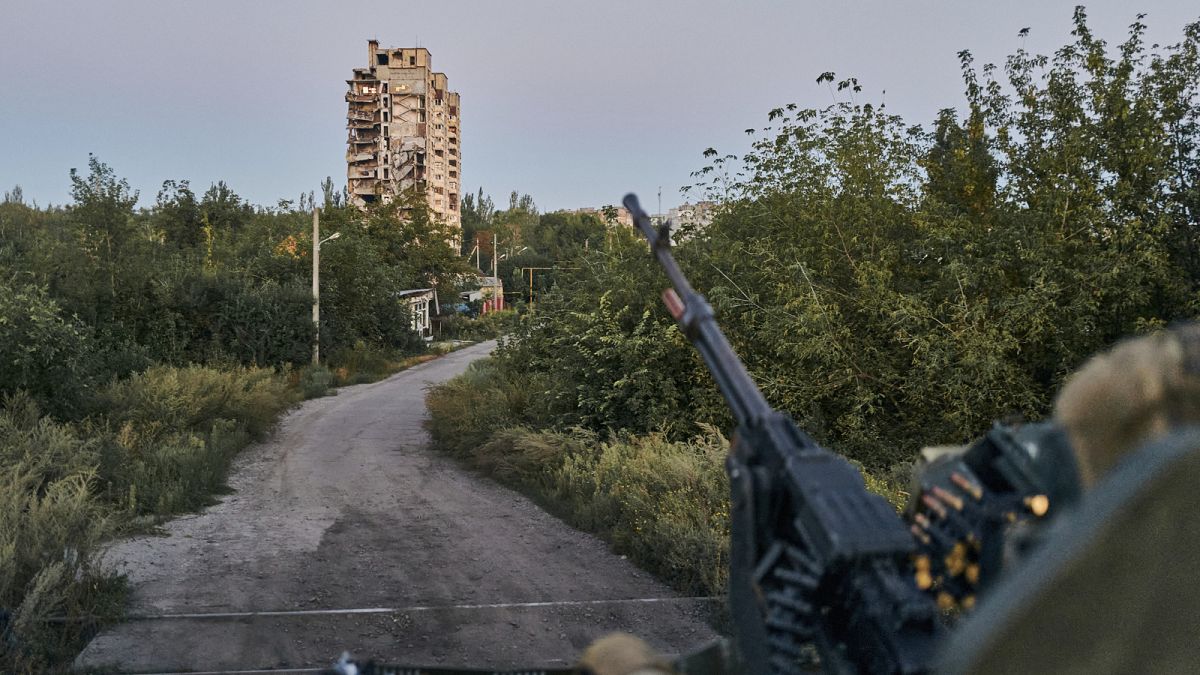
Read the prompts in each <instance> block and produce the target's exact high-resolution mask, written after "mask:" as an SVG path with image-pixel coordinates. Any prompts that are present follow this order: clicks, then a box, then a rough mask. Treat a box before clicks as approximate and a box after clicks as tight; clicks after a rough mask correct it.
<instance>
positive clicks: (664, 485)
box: [426, 360, 907, 595]
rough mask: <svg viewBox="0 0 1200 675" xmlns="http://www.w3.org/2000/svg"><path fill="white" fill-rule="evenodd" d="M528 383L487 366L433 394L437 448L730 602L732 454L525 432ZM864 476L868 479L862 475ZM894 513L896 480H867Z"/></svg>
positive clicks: (704, 443)
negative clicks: (728, 458) (728, 465)
mask: <svg viewBox="0 0 1200 675" xmlns="http://www.w3.org/2000/svg"><path fill="white" fill-rule="evenodd" d="M528 391H529V383H528V382H524V381H521V382H514V381H506V380H504V379H503V378H501V377H500V376H499V373H498V371H497V369H496V368H495V366H494V364H493V363H491V362H490V360H482V361H477V362H475V363H474V364H472V365H471V367H470V368H468V370H467V371H466V373H464V374H463V375H461V376H459V377H457V378H454V379H452V380H450V381H449V382H447V383H445V384H443V385H440V386H438V387H435V388H433V389H431V390H430V392H429V394H428V396H427V399H426V403H427V405H428V408H429V412H430V419H429V421H428V422H427V428H428V429H429V432H430V435H431V437H432V440H433V445H434V447H435V448H437V449H439V450H441V451H443V452H445V453H447V454H449V455H451V456H453V457H456V458H458V459H459V460H461V461H462V462H464V463H465V464H466V465H468V466H470V467H472V468H474V469H477V470H479V471H480V472H481V473H483V474H485V475H488V476H490V477H491V478H493V479H495V480H497V481H499V482H501V483H504V484H506V485H509V486H511V487H513V488H515V489H518V490H520V491H521V492H523V493H525V494H527V495H529V496H531V497H532V498H534V499H535V500H536V501H538V502H539V503H541V504H542V505H544V506H545V507H546V508H547V509H548V510H549V511H550V512H551V513H554V514H555V515H556V516H558V517H559V518H562V519H563V520H564V521H566V522H567V523H569V524H571V525H572V526H574V527H576V528H579V529H581V530H584V531H588V532H592V533H595V534H597V535H599V536H600V537H601V538H603V539H605V540H606V541H608V542H609V543H610V544H611V545H612V546H613V549H614V550H616V551H617V552H619V553H621V554H624V555H627V556H629V558H630V559H631V560H633V561H634V562H635V563H636V564H638V565H639V566H640V567H642V568H643V569H646V570H647V571H649V572H651V573H652V574H654V575H655V576H657V577H659V578H660V579H662V580H663V581H665V582H666V583H668V584H670V585H671V586H672V587H674V588H675V589H677V590H678V591H680V592H682V593H686V594H696V595H719V594H722V593H724V592H725V589H726V583H727V581H728V569H729V485H728V480H727V478H726V475H725V468H724V460H725V455H726V454H727V453H728V450H729V444H728V441H727V440H726V439H725V437H724V436H723V435H722V434H721V433H720V432H719V431H718V430H717V429H715V428H712V427H702V428H701V432H700V433H698V434H697V435H696V436H694V437H693V438H691V439H688V440H685V441H671V440H668V439H667V438H666V437H665V436H664V435H662V434H658V433H651V434H646V435H636V436H635V435H629V434H610V435H608V436H603V435H601V434H597V433H595V432H592V431H587V430H584V429H578V428H576V429H569V430H535V429H532V428H529V427H528V426H524V425H522V422H525V423H526V424H527V423H528V420H529V419H531V417H532V416H533V413H532V412H531V411H528V410H527V409H526V405H527V403H528V396H527V392H528ZM859 468H860V470H861V467H859ZM863 475H864V480H865V481H866V484H867V487H868V489H870V490H872V491H874V492H876V493H878V494H881V495H883V496H884V497H885V498H887V499H888V500H889V501H890V502H891V503H892V504H893V505H894V506H896V507H897V508H899V507H900V506H901V505H902V503H903V501H904V499H905V498H906V497H907V495H906V493H905V492H904V491H903V489H901V487H900V485H901V483H900V482H899V481H898V475H892V474H889V475H887V476H881V475H873V474H870V473H867V472H865V471H864V472H863Z"/></svg>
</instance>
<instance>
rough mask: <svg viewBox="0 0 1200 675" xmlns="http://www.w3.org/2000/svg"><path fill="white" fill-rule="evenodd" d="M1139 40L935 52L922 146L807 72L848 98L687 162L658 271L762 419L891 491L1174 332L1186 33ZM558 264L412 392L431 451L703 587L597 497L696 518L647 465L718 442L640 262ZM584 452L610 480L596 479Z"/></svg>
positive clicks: (1194, 32)
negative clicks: (511, 311) (1134, 336)
mask: <svg viewBox="0 0 1200 675" xmlns="http://www.w3.org/2000/svg"><path fill="white" fill-rule="evenodd" d="M1144 30H1145V26H1144V25H1142V23H1141V20H1140V18H1139V19H1138V20H1137V21H1136V22H1135V23H1134V24H1133V26H1132V27H1131V29H1130V34H1129V36H1128V38H1127V39H1126V40H1125V41H1124V42H1122V43H1121V44H1119V45H1113V46H1110V45H1108V44H1106V43H1105V42H1104V41H1103V40H1101V39H1099V38H1098V37H1097V36H1095V35H1094V34H1093V33H1092V32H1091V30H1090V28H1089V27H1088V25H1087V20H1086V16H1085V14H1084V12H1083V10H1082V9H1078V10H1077V11H1076V14H1075V29H1074V33H1073V35H1074V40H1073V41H1072V42H1071V43H1070V44H1067V45H1065V46H1064V47H1063V48H1061V49H1060V50H1058V51H1057V52H1056V53H1055V54H1054V55H1053V56H1048V57H1047V56H1038V55H1033V54H1029V53H1027V52H1025V51H1023V50H1021V51H1018V52H1017V53H1016V54H1014V55H1012V56H1011V57H1009V59H1008V60H1007V61H1006V63H1005V64H1003V66H1002V67H999V68H997V67H994V66H990V65H989V66H985V67H983V68H976V67H975V65H974V63H973V61H972V58H971V55H970V53H968V52H963V53H961V54H960V55H959V58H960V59H961V63H962V72H963V78H964V84H965V93H966V98H965V101H963V102H962V103H961V104H959V107H958V108H947V109H946V110H944V111H942V113H941V114H940V115H938V117H937V119H936V120H935V121H934V123H933V124H932V125H931V126H929V127H923V126H920V125H913V124H912V123H911V122H909V121H906V120H903V119H901V118H899V117H898V116H895V115H892V114H890V113H889V112H888V111H887V110H886V108H885V107H883V106H882V105H875V104H871V103H868V102H860V101H859V97H860V96H862V91H861V87H860V86H859V85H858V83H857V81H856V80H854V79H853V78H847V79H843V80H840V81H839V80H838V79H837V78H836V76H834V75H833V74H832V73H825V74H823V75H821V77H820V78H819V79H818V83H819V84H821V85H826V84H827V85H828V86H829V87H830V89H831V91H832V90H833V88H834V86H836V88H837V91H838V92H840V94H838V95H839V96H848V97H849V100H848V101H845V102H841V103H837V104H835V105H832V106H830V107H827V108H825V109H822V110H805V109H801V108H799V107H798V106H795V105H787V106H783V107H781V108H778V109H776V110H772V111H770V113H769V115H768V120H769V125H770V126H768V127H766V128H764V129H762V130H748V133H750V134H751V136H752V138H753V139H754V140H753V141H752V149H751V151H750V152H749V153H747V154H746V155H744V156H741V157H738V156H735V155H721V154H720V153H718V152H717V151H716V150H712V149H710V150H708V151H707V152H706V153H705V155H706V157H707V158H708V159H709V161H710V162H711V164H710V165H709V166H707V167H705V168H703V169H701V170H700V171H698V172H697V173H696V174H695V175H696V178H697V180H698V183H697V185H695V186H694V187H693V188H692V190H693V194H695V195H697V196H699V197H701V198H706V199H711V200H714V201H716V202H718V204H719V208H718V212H717V216H716V218H715V220H714V221H713V222H712V223H711V224H710V225H708V226H707V227H705V228H702V229H699V230H695V229H693V230H685V231H683V232H680V233H678V238H679V239H681V240H683V241H682V243H681V244H680V245H679V246H678V249H677V251H676V253H677V257H678V258H679V259H680V263H681V265H682V267H683V268H684V270H685V272H687V274H688V275H689V276H690V278H691V279H692V281H693V283H694V285H695V286H696V287H697V288H699V289H700V290H701V291H702V292H704V293H706V294H707V295H708V298H709V300H710V301H711V303H712V304H713V306H714V308H715V309H716V311H717V314H718V318H719V320H720V322H721V324H722V326H723V327H724V328H725V330H726V332H727V333H728V335H729V338H730V341H731V342H732V343H733V345H734V347H735V348H736V349H737V351H738V353H739V354H740V355H741V356H742V358H743V359H744V360H745V362H746V364H747V366H748V368H749V369H750V371H751V373H752V374H753V376H754V378H755V380H756V381H757V382H758V383H759V385H760V386H761V387H762V389H763V390H764V393H765V394H766V396H767V398H768V399H769V400H770V401H771V403H772V404H774V405H775V406H777V407H779V408H781V409H783V410H785V411H787V412H789V413H790V414H791V415H792V416H793V417H794V418H795V419H796V420H797V421H798V422H799V424H800V425H801V426H803V427H804V428H805V429H807V430H808V431H809V432H810V433H811V434H812V435H813V436H815V437H816V438H817V439H818V440H819V441H820V442H822V443H823V444H825V445H826V446H827V447H830V448H832V449H834V450H837V451H838V452H840V453H842V454H843V455H845V456H846V457H848V458H850V459H851V460H854V461H856V462H858V463H860V464H861V465H862V466H863V467H865V469H866V470H867V480H868V483H869V484H870V485H871V486H872V489H876V490H878V491H880V492H883V493H885V494H889V496H890V498H892V499H893V500H894V499H896V498H898V497H901V496H902V495H901V494H899V492H898V491H897V489H896V487H895V486H896V485H897V484H898V483H897V480H898V479H900V478H902V477H903V475H904V474H905V471H906V467H907V466H908V463H909V462H911V461H912V459H913V458H914V457H915V455H916V452H917V450H918V449H919V448H920V447H921V446H922V445H926V444H944V443H961V442H966V441H968V440H970V439H971V438H973V437H975V436H977V435H978V434H979V433H981V432H982V431H983V430H984V429H986V428H987V426H988V425H989V424H990V422H991V421H992V420H994V419H999V418H1006V417H1010V416H1013V415H1019V416H1022V417H1025V418H1028V419H1037V418H1039V417H1041V416H1043V415H1045V414H1046V413H1047V412H1048V409H1049V405H1050V402H1051V400H1052V397H1053V394H1054V392H1055V391H1056V390H1057V388H1058V387H1059V385H1060V384H1061V381H1062V379H1063V377H1064V376H1065V374H1066V373H1068V372H1070V371H1071V370H1072V369H1073V368H1075V367H1076V366H1077V365H1079V364H1080V363H1081V362H1082V361H1083V360H1084V359H1085V358H1086V357H1087V356H1088V355H1090V354H1092V353H1094V352H1096V351H1098V350H1100V349H1102V348H1104V347H1105V346H1107V345H1109V344H1111V343H1112V342H1114V341H1115V340H1117V339H1118V338H1120V337H1122V336H1125V335H1128V334H1131V333H1137V332H1141V331H1146V330H1149V329H1153V328H1156V327H1159V326H1162V325H1164V324H1166V323H1168V322H1171V321H1175V320H1180V319H1186V318H1191V317H1194V316H1196V314H1197V309H1198V308H1200V306H1198V300H1200V295H1198V291H1200V265H1198V264H1197V260H1200V257H1198V256H1197V251H1200V236H1198V234H1200V232H1198V231H1197V227H1198V224H1200V146H1198V142H1200V141H1198V139H1200V23H1193V24H1190V25H1188V26H1186V27H1185V28H1184V32H1183V37H1182V40H1181V41H1180V42H1179V43H1178V44H1175V45H1170V46H1166V47H1158V46H1157V45H1156V46H1154V47H1148V46H1147V45H1146V44H1145V43H1144V41H1143V33H1144ZM519 243H520V242H518V244H519ZM574 256H575V257H574V259H573V261H572V263H571V264H570V265H569V267H572V268H577V269H576V270H575V271H573V272H572V273H567V272H566V271H565V270H566V268H567V267H568V266H566V265H563V266H560V269H559V270H558V272H557V274H556V276H555V278H554V281H555V285H554V288H553V289H552V290H549V291H547V292H544V293H542V294H541V295H540V297H539V302H538V304H537V310H536V312H534V313H531V314H530V315H529V316H527V317H526V318H525V320H523V321H521V322H520V324H519V325H518V328H517V330H516V331H515V332H514V333H513V334H512V336H511V337H510V339H508V340H506V341H505V342H504V344H503V346H502V347H501V349H500V350H499V352H498V353H497V356H496V358H495V360H494V362H492V363H491V364H489V365H487V366H486V367H482V368H479V369H477V370H474V371H472V372H470V373H468V374H467V375H466V376H464V377H463V378H460V379H459V380H457V381H455V382H452V383H450V384H448V385H446V386H445V387H442V388H441V389H439V390H437V391H434V392H433V393H432V394H431V396H430V404H431V409H432V411H433V415H434V416H433V420H432V422H431V425H432V426H431V428H432V430H433V433H434V439H435V441H436V442H437V443H438V444H439V445H440V446H441V447H444V448H446V449H447V450H448V451H451V452H454V453H456V454H457V455H459V456H462V457H466V458H468V459H470V460H471V461H472V462H474V463H475V464H476V465H478V466H481V467H484V468H486V469H487V470H490V471H493V472H495V473H496V474H497V475H499V476H501V477H502V478H507V479H509V480H512V481H513V482H514V483H515V484H517V485H519V486H521V487H523V488H526V489H532V490H533V491H534V492H535V493H538V494H542V495H545V496H546V497H547V498H548V499H551V501H552V502H556V503H559V504H561V505H562V506H563V510H564V512H565V513H567V514H568V516H567V517H569V518H570V519H571V520H573V521H574V522H581V523H584V524H587V525H591V526H594V527H595V528H596V529H597V530H599V531H601V532H606V533H608V534H609V535H610V536H611V537H612V539H613V540H614V541H615V542H617V543H618V544H619V545H620V546H621V547H622V548H623V549H625V550H631V551H643V553H641V554H637V555H639V556H640V557H641V559H642V562H643V564H646V565H648V566H649V567H650V568H651V569H655V570H657V571H659V572H660V573H663V574H664V575H666V577H667V578H668V579H671V580H673V581H675V582H676V583H677V584H679V585H680V586H681V587H683V588H687V589H689V590H694V589H696V588H701V587H704V585H703V584H701V585H699V586H697V585H696V582H695V581H694V580H695V579H698V578H708V577H706V576H705V574H706V572H705V570H708V569H709V568H710V567H711V565H712V564H713V561H714V559H713V558H711V557H696V558H694V559H693V560H694V567H687V568H686V569H680V568H679V567H678V563H679V559H678V558H676V557H670V558H668V556H674V555H675V554H674V553H666V551H667V548H664V549H663V551H664V553H663V554H662V555H661V556H659V555H658V554H656V553H655V545H658V546H661V547H669V546H671V544H669V543H667V540H666V539H665V538H664V539H661V540H657V541H650V540H646V542H645V546H644V548H643V547H642V546H643V543H642V542H641V541H640V540H639V541H638V543H634V541H635V539H636V537H638V536H640V533H641V532H650V531H656V530H653V528H649V529H647V528H648V526H647V522H648V521H644V520H643V521H638V520H636V519H635V520H633V521H630V520H628V519H627V518H626V517H625V516H624V515H623V514H625V513H626V511H625V510H624V508H625V506H626V505H625V504H623V503H621V500H623V499H627V500H628V501H629V506H630V508H632V509H633V512H637V513H640V512H641V511H640V510H639V508H640V507H638V506H636V505H637V504H640V503H642V502H641V500H642V497H641V495H642V494H643V491H644V490H650V492H648V494H653V495H654V498H655V499H657V500H660V501H662V500H667V501H670V500H677V499H678V500H681V501H680V503H679V505H673V504H668V503H660V504H656V505H655V507H656V508H657V509H659V510H661V511H665V512H670V511H672V510H674V509H676V508H682V506H683V505H684V504H687V506H688V507H689V508H696V504H694V503H692V502H688V501H686V499H691V497H687V498H684V497H681V496H679V495H678V493H677V492H673V491H672V490H673V488H671V487H670V486H672V485H681V484H685V482H675V481H677V479H678V480H682V479H680V478H679V477H678V476H673V475H671V474H670V473H669V472H671V471H676V470H677V471H679V472H680V476H687V475H690V474H689V472H692V471H693V469H691V468H686V467H681V468H677V469H673V468H670V467H675V466H676V465H675V464H672V462H673V461H675V460H673V459H672V458H674V457H676V456H677V455H678V454H679V453H685V454H686V453H690V454H689V455H688V456H689V457H690V460H689V461H692V462H699V463H700V464H702V465H703V469H695V471H699V472H700V473H699V475H705V476H708V475H712V476H719V468H720V465H719V461H718V460H719V453H714V452H710V449H711V447H712V446H711V444H710V443H709V442H708V441H705V442H697V441H695V440H694V439H696V438H697V437H698V436H699V437H704V435H705V434H707V433H708V432H707V431H706V430H707V429H709V428H711V427H715V428H717V429H723V430H728V429H729V428H730V426H731V420H730V418H729V415H728V413H727V412H726V410H725V407H724V404H723V402H722V400H721V399H720V397H719V396H718V394H717V392H716V391H715V389H714V386H713V385H712V383H711V380H710V378H709V377H708V375H707V373H706V372H705V370H704V368H703V364H702V362H701V361H700V360H699V358H698V357H697V356H696V355H695V354H694V352H693V350H692V349H691V348H690V347H689V345H687V343H686V342H685V341H684V340H683V339H682V337H681V336H680V335H679V333H678V331H677V330H676V329H675V328H674V326H673V322H672V320H671V319H670V317H669V316H668V315H667V313H666V312H665V310H664V309H663V308H662V307H661V306H660V301H659V291H660V290H661V289H662V288H663V287H664V286H665V281H664V279H663V278H662V275H661V272H660V270H659V269H658V268H657V266H656V265H654V264H653V262H652V261H651V260H650V259H648V256H647V255H646V247H645V244H644V243H643V242H642V241H640V240H639V238H638V237H636V236H634V235H633V234H632V233H630V232H628V231H625V230H623V229H616V228H610V229H609V231H608V232H607V233H606V235H605V236H604V238H603V240H602V241H601V242H600V245H596V242H592V245H591V246H589V247H587V248H586V249H585V250H583V251H580V250H578V249H576V250H575V251H574ZM457 401H467V402H469V403H467V404H464V405H458V404H457V403H456V402H457ZM451 428H454V429H461V430H462V431H463V433H462V434H461V436H459V437H457V438H455V439H451V435H450V434H449V433H448V431H447V430H448V429H451ZM506 429H509V430H511V429H519V430H520V431H504V430H506ZM581 434H582V435H583V436H580V435H581ZM588 434H592V435H595V438H598V439H599V440H600V441H605V442H607V443H608V446H606V447H609V449H608V450H607V452H609V453H615V455H614V456H620V457H621V458H622V463H618V464H613V465H612V466H613V467H615V468H611V469H610V468H607V467H608V465H605V468H601V466H600V465H599V464H596V463H595V461H596V460H595V457H596V455H595V454H594V453H596V452H601V451H599V450H595V449H594V448H592V449H589V448H587V447H584V445H586V444H583V445H581V441H580V440H579V439H580V438H586V437H587V435H588ZM713 442H715V441H713ZM504 448H510V450H508V451H510V452H512V453H513V454H514V458H512V459H508V458H504V457H501V456H500V455H503V454H504V453H503V452H502V450H503V449H504ZM613 448H618V449H613ZM578 457H582V458H583V459H576V458H578ZM535 460H536V461H542V462H544V463H545V466H544V467H541V469H540V470H541V471H544V472H551V473H550V474H546V475H543V474H542V473H536V474H535V475H536V476H537V479H536V480H533V481H532V482H531V480H530V479H528V478H526V477H523V476H526V475H527V474H528V471H523V472H517V473H514V472H513V470H511V469H510V468H508V467H509V465H510V464H513V465H515V466H518V467H519V466H524V464H523V463H524V462H534V463H536V461H535ZM644 465H653V466H655V467H657V468H658V470H660V471H664V472H668V473H667V474H666V477H664V478H663V482H659V483H654V482H649V483H646V482H643V481H646V480H650V479H657V478H658V477H656V476H650V477H647V476H646V474H645V472H644V471H643V469H642V468H641V467H642V466H644ZM622 466H629V467H630V468H629V469H628V474H627V475H626V473H624V472H623V470H622V469H621V468H620V467H622ZM563 467H569V468H566V469H564V468H563ZM635 467H637V468H635ZM664 467H667V468H664ZM562 471H566V472H568V473H569V474H570V476H571V477H570V478H569V479H566V478H563V480H568V482H570V484H572V485H574V486H576V487H577V488H579V489H582V490H584V491H585V492H586V490H589V489H593V488H592V487H590V486H594V485H603V486H605V487H604V490H610V491H612V492H611V493H612V494H614V495H615V497H614V499H616V503H614V502H612V501H606V500H607V499H608V498H607V497H603V498H601V497H597V498H596V499H595V500H593V501H595V503H597V504H603V505H604V509H603V510H604V511H605V515H603V516H602V517H600V516H597V515H596V510H595V509H593V508H592V507H591V506H589V505H588V504H585V503H583V501H582V500H581V501H574V500H573V499H572V498H571V497H570V496H569V495H567V496H562V495H560V493H559V492H557V489H558V488H557V485H558V483H556V482H554V481H556V480H559V479H560V475H559V474H557V473H553V472H562ZM547 476H554V478H553V479H552V478H550V477H547ZM714 480H719V478H715V479H714ZM616 486H620V487H616ZM647 486H657V487H654V488H653V489H651V488H649V487H647ZM605 494H609V492H606V493H605ZM556 495H557V496H556ZM614 523H618V524H617V525H614ZM695 527H697V528H698V531H704V532H706V533H707V534H705V535H703V536H705V537H709V536H712V535H711V532H710V531H709V530H705V529H704V528H703V526H701V525H695ZM631 528H632V529H631ZM638 528H641V529H640V530H639V529H638ZM665 531H666V530H657V531H656V532H660V533H661V532H665ZM631 532H632V534H631ZM656 536H660V535H656ZM661 536H666V535H661ZM671 536H675V537H677V536H679V535H678V533H673V534H671ZM697 536H700V535H699V534H697ZM631 537H632V538H631ZM697 555H698V556H699V554H697Z"/></svg>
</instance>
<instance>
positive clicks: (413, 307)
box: [396, 288, 436, 340]
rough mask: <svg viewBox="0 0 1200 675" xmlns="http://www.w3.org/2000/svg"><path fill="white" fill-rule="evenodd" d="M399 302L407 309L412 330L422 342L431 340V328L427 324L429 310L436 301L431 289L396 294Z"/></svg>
mask: <svg viewBox="0 0 1200 675" xmlns="http://www.w3.org/2000/svg"><path fill="white" fill-rule="evenodd" d="M396 297H397V298H399V300H400V302H403V303H405V304H406V305H407V307H408V312H409V314H411V315H412V329H413V332H414V333H417V334H418V335H420V336H421V338H422V339H424V340H432V339H433V326H432V324H430V322H429V308H430V306H431V305H433V304H434V303H435V302H436V301H435V299H434V295H433V289H432V288H413V289H410V290H407V291H400V292H399V293H397V294H396Z"/></svg>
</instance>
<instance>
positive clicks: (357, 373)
mask: <svg viewBox="0 0 1200 675" xmlns="http://www.w3.org/2000/svg"><path fill="white" fill-rule="evenodd" d="M472 344H474V343H473V342H467V341H459V340H452V341H444V342H433V343H430V344H429V345H427V346H426V350H425V351H424V352H421V353H419V354H411V353H403V352H399V353H392V352H387V351H383V350H379V349H374V348H370V347H363V346H361V345H357V346H355V347H353V348H349V349H342V350H338V351H336V352H334V353H333V354H332V355H331V356H330V358H329V364H330V365H329V369H328V371H327V372H328V373H329V375H330V379H329V383H328V384H327V385H325V390H321V389H320V388H319V387H318V386H313V388H312V389H313V391H320V392H321V393H317V394H315V395H317V396H323V395H325V393H326V392H327V390H328V389H329V388H331V387H345V386H349V385H355V384H369V383H371V382H378V381H379V380H382V379H385V378H388V377H391V376H392V375H395V374H396V373H398V372H400V371H402V370H407V369H409V368H412V367H413V366H417V365H420V364H422V363H425V362H427V361H432V360H433V359H436V358H437V357H439V356H442V355H444V354H447V353H449V352H452V351H457V350H459V349H462V348H464V347H469V346H470V345H472ZM321 368H324V366H317V367H315V368H314V367H313V366H306V367H305V368H304V369H302V372H311V371H317V370H319V369H321ZM308 398H312V397H311V396H309V397H308Z"/></svg>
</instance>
